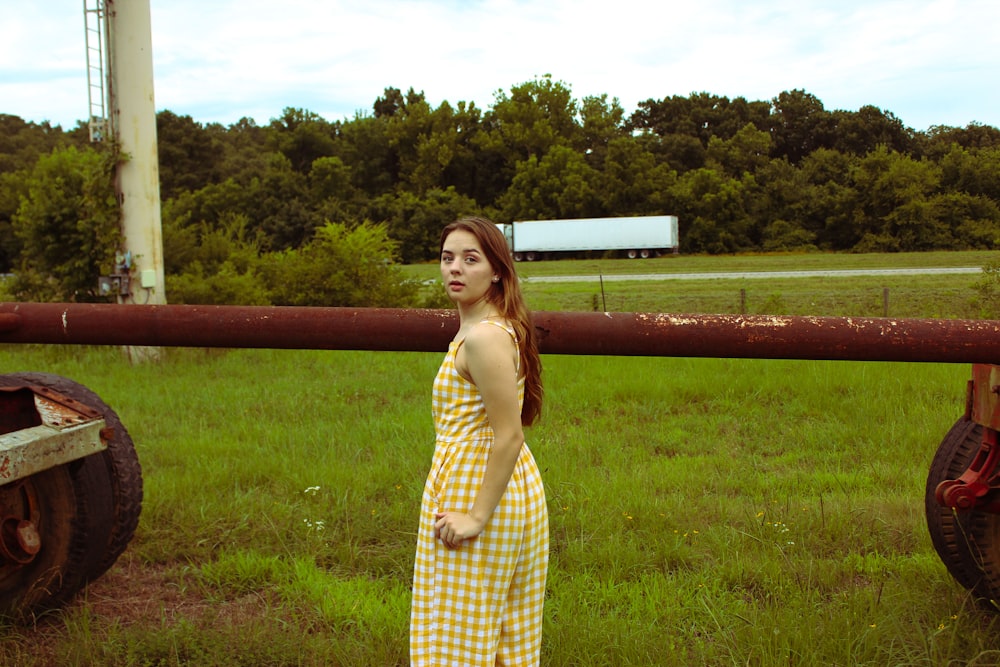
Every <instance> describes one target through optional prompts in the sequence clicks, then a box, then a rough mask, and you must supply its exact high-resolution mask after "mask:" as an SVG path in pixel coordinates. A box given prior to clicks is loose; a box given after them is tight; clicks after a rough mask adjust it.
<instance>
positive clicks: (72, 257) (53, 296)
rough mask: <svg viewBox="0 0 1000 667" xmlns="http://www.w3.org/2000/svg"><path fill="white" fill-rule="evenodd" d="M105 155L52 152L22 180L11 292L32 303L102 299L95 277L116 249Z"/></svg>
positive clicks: (107, 268)
mask: <svg viewBox="0 0 1000 667" xmlns="http://www.w3.org/2000/svg"><path fill="white" fill-rule="evenodd" d="M115 162H116V154H115V153H114V152H112V151H110V150H102V151H100V152H99V151H97V150H93V149H84V150H78V149H76V148H74V147H69V148H63V149H56V150H54V151H53V152H52V153H50V154H49V155H46V156H44V157H42V158H40V159H39V160H38V162H37V163H36V164H35V166H34V168H33V169H31V170H30V172H29V173H28V174H27V175H26V179H25V183H24V186H23V188H24V189H23V192H24V196H23V198H22V199H21V201H20V204H19V206H18V209H17V211H16V213H14V215H13V217H12V220H11V226H12V228H13V231H14V234H15V235H16V236H17V237H18V239H19V241H20V242H21V244H22V245H21V249H20V256H19V258H18V263H17V277H16V279H15V282H14V286H13V291H14V293H15V294H16V295H17V296H18V298H21V299H26V300H33V301H92V300H95V299H101V298H102V297H100V296H99V295H98V292H97V279H98V277H99V276H100V275H102V274H108V273H110V272H111V269H112V268H113V266H114V261H115V253H116V251H118V250H119V249H120V248H121V247H122V234H121V223H120V210H119V208H118V202H117V200H116V199H115V188H114V165H115Z"/></svg>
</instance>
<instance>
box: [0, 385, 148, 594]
mask: <svg viewBox="0 0 1000 667" xmlns="http://www.w3.org/2000/svg"><path fill="white" fill-rule="evenodd" d="M0 385H2V386H18V385H37V386H42V387H46V388H48V389H51V390H52V391H55V392H57V393H60V394H62V395H64V396H67V397H69V398H72V399H74V400H77V401H79V402H81V403H83V404H84V405H86V406H88V407H90V408H92V409H94V410H96V411H98V412H99V413H100V414H101V416H102V417H103V418H104V421H105V423H106V425H107V426H108V427H109V428H110V429H112V435H111V438H110V440H109V441H108V447H107V449H105V450H104V451H102V452H98V453H96V454H91V455H90V456H86V457H84V458H82V459H78V460H76V461H71V462H70V463H68V464H66V468H67V469H68V471H69V473H70V475H71V478H72V481H73V485H74V488H75V489H76V498H77V514H78V515H79V516H80V517H81V520H82V522H83V528H82V530H83V531H84V532H85V533H87V535H88V539H87V549H86V554H85V555H84V557H83V565H84V581H91V580H93V579H96V578H97V577H100V576H101V575H102V574H104V573H105V572H107V571H108V569H109V568H110V567H111V566H112V565H114V563H115V561H116V560H117V559H118V557H119V556H120V555H121V554H122V553H123V552H124V551H125V548H126V547H127V546H128V544H129V542H130V541H131V540H132V537H133V536H134V535H135V530H136V527H137V526H138V525H139V514H140V512H141V510H142V469H141V467H140V465H139V459H138V456H137V455H136V452H135V446H134V445H133V443H132V438H131V437H130V436H129V434H128V431H127V430H126V429H125V426H124V425H123V424H122V422H121V420H120V419H119V418H118V415H117V414H115V412H114V411H113V410H112V409H111V408H110V407H108V405H107V404H106V403H105V402H104V401H102V400H101V398H100V397H99V396H98V395H97V394H95V393H94V392H93V391H91V390H89V389H87V388H86V387H84V386H83V385H81V384H79V383H77V382H74V381H72V380H70V379H68V378H64V377H61V376H59V375H52V374H50V373H14V374H8V375H0Z"/></svg>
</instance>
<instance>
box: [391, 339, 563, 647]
mask: <svg viewBox="0 0 1000 667" xmlns="http://www.w3.org/2000/svg"><path fill="white" fill-rule="evenodd" d="M483 322H486V323H489V324H494V325H496V326H499V327H501V328H503V329H504V330H506V331H507V332H508V333H509V334H510V335H511V336H512V337H514V338H515V340H514V343H515V345H516V344H517V339H516V337H515V334H514V331H513V329H512V328H511V327H510V325H509V324H505V323H503V324H502V323H500V322H495V321H492V320H483ZM462 342H463V341H452V342H451V344H450V345H449V346H448V354H447V355H445V358H444V362H442V364H441V368H440V370H438V374H437V377H435V379H434V391H433V398H432V402H431V403H432V412H433V414H434V427H435V431H436V436H437V438H436V444H435V448H434V458H433V461H432V463H431V470H430V473H429V474H428V475H427V482H426V484H425V485H424V493H423V500H422V502H421V507H420V528H419V533H418V537H417V555H416V561H415V564H414V569H413V604H412V607H411V611H410V664H411V665H413V666H414V667H424V666H428V667H429V666H431V665H433V666H434V667H443V666H445V665H455V666H458V665H461V666H462V667H479V666H482V667H486V666H487V665H489V666H490V667H493V665H507V666H513V665H537V664H538V661H539V654H540V647H541V640H542V604H543V602H544V599H545V575H546V572H547V569H548V560H549V526H548V511H547V509H546V504H545V490H544V488H543V487H542V479H541V475H540V474H539V472H538V466H537V465H535V459H534V457H532V455H531V451H530V450H529V449H528V445H527V444H524V445H523V446H522V447H521V453H520V456H519V457H518V459H517V463H516V465H515V467H514V472H513V474H512V475H511V478H510V482H509V483H508V484H507V490H506V491H505V492H504V495H503V496H502V497H501V499H500V503H499V504H498V505H497V508H496V510H494V512H493V516H492V517H491V518H490V520H489V522H488V523H487V524H486V528H485V529H484V530H483V532H482V533H480V534H479V535H478V536H477V537H475V538H474V539H472V540H466V541H465V542H463V543H462V545H461V546H460V547H459V548H457V549H449V548H448V547H446V546H445V545H444V544H443V543H442V542H441V540H439V539H436V538H435V537H434V522H435V517H434V515H435V514H436V513H437V512H450V511H458V512H467V511H469V510H470V509H471V508H472V503H473V501H475V498H476V494H477V493H478V491H479V487H480V485H481V484H482V479H483V475H484V473H485V471H486V461H487V459H488V457H489V453H490V446H491V445H492V443H493V430H492V428H491V427H490V425H489V422H488V420H487V418H486V409H485V407H484V406H483V400H482V397H481V396H480V394H479V391H478V390H477V389H476V386H475V385H474V384H472V383H471V382H469V381H468V380H466V379H465V378H463V377H462V376H461V375H459V374H458V371H456V370H455V355H456V353H457V352H458V349H459V347H460V346H461V345H462ZM518 398H519V399H520V402H522V403H523V401H524V379H523V378H521V379H519V381H518Z"/></svg>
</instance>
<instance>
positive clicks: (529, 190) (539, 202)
mask: <svg viewBox="0 0 1000 667" xmlns="http://www.w3.org/2000/svg"><path fill="white" fill-rule="evenodd" d="M600 192H601V183H600V173H599V172H598V171H597V170H595V169H594V168H592V167H591V166H590V165H589V164H587V160H586V159H585V158H584V156H583V155H581V154H580V153H578V152H576V151H574V150H573V149H571V148H569V147H567V146H555V147H553V148H552V149H551V150H550V151H549V152H548V153H546V154H545V155H544V156H543V157H542V158H541V159H538V158H537V157H535V156H531V157H529V158H528V159H527V160H526V161H524V162H521V163H520V164H518V166H517V173H516V175H515V176H514V182H513V183H511V185H510V188H508V189H507V191H506V192H505V193H504V194H503V195H502V196H501V197H500V200H499V202H498V203H499V205H500V207H501V212H502V217H503V218H504V219H505V220H553V219H560V218H594V217H601V216H603V215H606V214H607V213H608V212H607V211H605V210H604V209H603V208H602V207H601V199H600Z"/></svg>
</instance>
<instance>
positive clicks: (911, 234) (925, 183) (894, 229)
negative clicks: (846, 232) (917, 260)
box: [852, 146, 950, 252]
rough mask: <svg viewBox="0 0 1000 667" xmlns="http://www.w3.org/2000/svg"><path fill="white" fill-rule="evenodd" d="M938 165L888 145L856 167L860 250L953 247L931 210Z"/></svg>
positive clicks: (880, 250)
mask: <svg viewBox="0 0 1000 667" xmlns="http://www.w3.org/2000/svg"><path fill="white" fill-rule="evenodd" d="M940 179H941V176H940V169H939V168H938V167H937V166H936V165H934V164H933V163H931V162H928V161H918V160H914V159H913V158H911V157H909V156H907V155H903V154H901V153H895V152H890V151H889V150H888V149H887V148H885V147H884V146H880V147H879V148H877V149H876V150H875V151H873V152H871V153H869V154H868V155H866V156H865V157H864V158H862V159H861V160H860V161H859V162H858V163H857V165H856V166H855V168H854V169H853V171H852V181H853V183H854V188H855V190H857V192H858V200H857V204H858V206H857V208H856V209H855V211H854V213H853V218H854V224H855V226H856V227H857V230H858V234H859V236H861V241H860V242H859V243H858V244H857V245H856V246H855V249H856V250H858V251H861V252H892V251H917V250H931V249H933V248H935V247H949V245H950V238H949V237H950V235H949V234H948V232H947V229H944V228H942V225H941V224H940V221H939V220H937V219H936V218H935V217H934V216H933V215H932V209H931V207H930V206H928V202H927V200H928V198H929V197H930V196H931V195H932V194H933V193H934V192H936V191H937V189H938V186H939V184H940Z"/></svg>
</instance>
